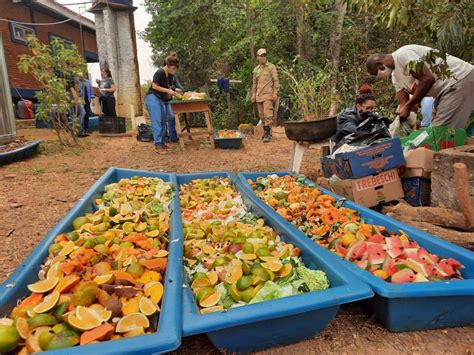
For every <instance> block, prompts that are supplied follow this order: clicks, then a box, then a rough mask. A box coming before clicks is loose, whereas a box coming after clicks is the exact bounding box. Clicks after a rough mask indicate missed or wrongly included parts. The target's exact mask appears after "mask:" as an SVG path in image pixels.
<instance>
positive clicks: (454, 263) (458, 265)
mask: <svg viewBox="0 0 474 355" xmlns="http://www.w3.org/2000/svg"><path fill="white" fill-rule="evenodd" d="M446 261H447V262H448V264H449V265H451V266H452V267H453V268H455V269H463V268H464V265H463V264H461V263H460V262H459V261H457V260H456V259H453V258H448V259H446Z"/></svg>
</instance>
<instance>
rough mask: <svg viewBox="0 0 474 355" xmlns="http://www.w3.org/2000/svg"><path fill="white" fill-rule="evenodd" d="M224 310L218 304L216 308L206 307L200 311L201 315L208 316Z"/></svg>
mask: <svg viewBox="0 0 474 355" xmlns="http://www.w3.org/2000/svg"><path fill="white" fill-rule="evenodd" d="M223 310H224V306H223V305H221V304H219V305H217V306H213V307H208V308H203V309H201V311H200V312H201V314H209V313H213V312H222V311H223Z"/></svg>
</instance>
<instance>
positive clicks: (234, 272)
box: [225, 267, 243, 284]
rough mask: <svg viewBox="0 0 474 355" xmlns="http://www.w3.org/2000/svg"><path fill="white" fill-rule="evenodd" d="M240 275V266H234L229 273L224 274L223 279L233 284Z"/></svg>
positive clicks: (241, 274) (241, 273)
mask: <svg viewBox="0 0 474 355" xmlns="http://www.w3.org/2000/svg"><path fill="white" fill-rule="evenodd" d="M242 276H243V272H242V268H240V267H236V268H233V269H232V270H230V271H229V273H228V274H227V275H226V278H225V280H226V281H227V282H228V283H231V284H234V283H236V282H237V281H239V279H240V278H241V277H242Z"/></svg>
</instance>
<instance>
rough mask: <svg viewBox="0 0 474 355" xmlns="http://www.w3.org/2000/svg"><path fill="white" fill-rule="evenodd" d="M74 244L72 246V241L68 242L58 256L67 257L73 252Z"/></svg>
mask: <svg viewBox="0 0 474 355" xmlns="http://www.w3.org/2000/svg"><path fill="white" fill-rule="evenodd" d="M75 246H76V244H74V242H73V241H69V242H67V243H66V245H65V246H64V247H63V248H62V249H61V251H60V252H59V254H58V255H60V256H66V255H69V254H71V253H72V252H73V250H74V248H75Z"/></svg>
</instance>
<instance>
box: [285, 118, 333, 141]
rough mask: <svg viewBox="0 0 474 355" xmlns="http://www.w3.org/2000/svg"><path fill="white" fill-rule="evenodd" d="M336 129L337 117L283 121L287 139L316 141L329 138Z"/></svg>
mask: <svg viewBox="0 0 474 355" xmlns="http://www.w3.org/2000/svg"><path fill="white" fill-rule="evenodd" d="M336 129H337V117H336V116H334V117H329V118H326V119H324V120H319V121H293V122H292V121H289V122H285V133H286V136H287V137H288V139H289V140H292V141H303V142H317V141H322V140H324V139H328V138H330V137H331V136H332V135H334V133H336Z"/></svg>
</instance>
